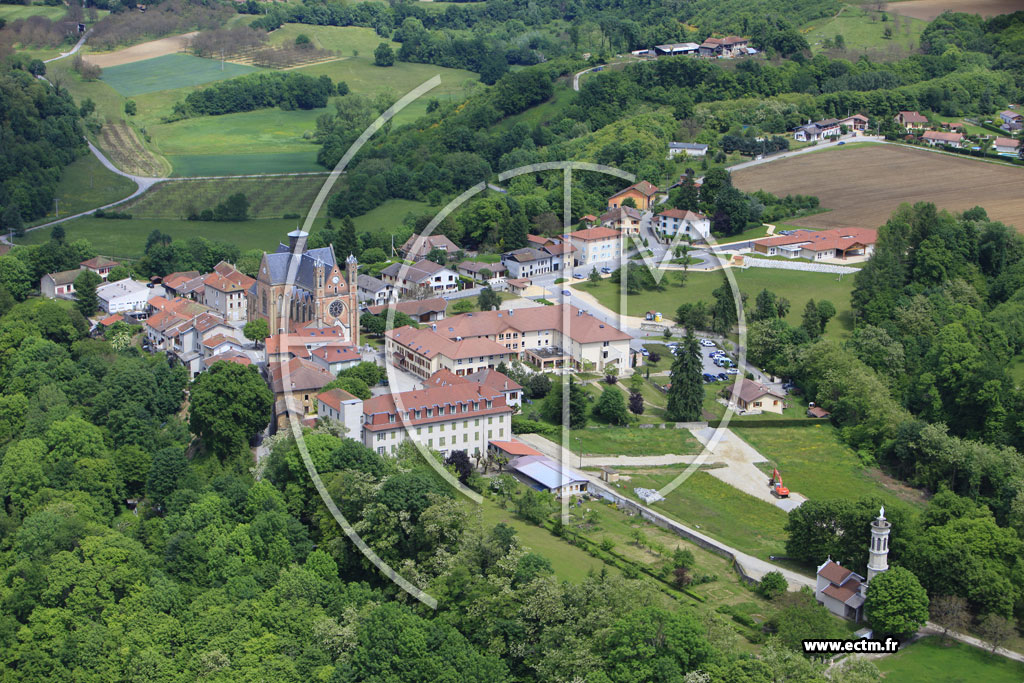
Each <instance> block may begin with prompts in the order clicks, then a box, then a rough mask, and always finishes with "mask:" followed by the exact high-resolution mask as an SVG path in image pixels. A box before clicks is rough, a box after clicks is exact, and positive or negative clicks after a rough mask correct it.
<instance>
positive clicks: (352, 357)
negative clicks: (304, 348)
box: [309, 344, 363, 375]
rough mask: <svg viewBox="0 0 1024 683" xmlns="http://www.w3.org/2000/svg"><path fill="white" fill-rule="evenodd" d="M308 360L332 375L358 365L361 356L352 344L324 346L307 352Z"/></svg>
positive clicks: (361, 358)
mask: <svg viewBox="0 0 1024 683" xmlns="http://www.w3.org/2000/svg"><path fill="white" fill-rule="evenodd" d="M309 360H310V361H312V362H313V364H314V365H319V366H320V367H321V368H323V369H325V370H327V371H328V372H329V373H331V374H332V375H337V374H338V373H339V372H341V371H342V370H348V369H349V368H351V367H353V366H355V365H359V363H361V362H362V360H363V355H362V354H361V353H359V349H357V348H356V347H355V346H353V345H352V344H324V345H323V346H320V347H317V348H315V349H313V350H311V351H310V352H309Z"/></svg>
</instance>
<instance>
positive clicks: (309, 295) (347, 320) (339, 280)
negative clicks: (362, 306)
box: [246, 230, 359, 344]
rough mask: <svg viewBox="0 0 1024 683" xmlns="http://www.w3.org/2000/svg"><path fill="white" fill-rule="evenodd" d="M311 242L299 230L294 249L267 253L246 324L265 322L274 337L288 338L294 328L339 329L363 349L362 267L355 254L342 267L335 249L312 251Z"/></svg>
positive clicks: (251, 293) (249, 297)
mask: <svg viewBox="0 0 1024 683" xmlns="http://www.w3.org/2000/svg"><path fill="white" fill-rule="evenodd" d="M308 237H309V235H308V233H305V232H303V231H302V230H293V231H292V232H290V233H288V244H278V245H277V250H276V251H274V252H273V253H266V252H264V254H263V258H262V259H261V260H260V267H259V270H258V271H257V273H256V281H255V283H254V284H253V285H252V287H250V288H249V292H248V295H247V303H248V310H247V311H246V316H247V317H246V319H247V320H256V319H261V320H265V321H266V322H267V327H268V328H269V329H270V332H271V334H274V333H279V332H283V331H284V329H285V327H286V325H287V324H289V323H297V324H300V325H303V326H315V327H338V328H339V329H342V330H344V331H345V333H346V335H347V337H348V340H349V341H351V342H352V343H353V344H358V343H359V304H358V301H357V296H356V271H357V269H358V267H359V264H358V262H357V261H356V259H355V257H354V256H352V255H351V254H350V255H349V257H348V258H347V259H346V260H345V262H344V263H343V264H342V263H338V262H337V260H336V259H335V257H334V247H333V246H330V245H329V246H326V247H321V248H319V249H307V248H306V239H307V238H308ZM286 311H287V314H286Z"/></svg>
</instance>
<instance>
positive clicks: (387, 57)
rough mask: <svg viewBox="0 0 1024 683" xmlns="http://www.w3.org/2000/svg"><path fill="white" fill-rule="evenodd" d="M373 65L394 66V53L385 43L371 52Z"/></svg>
mask: <svg viewBox="0 0 1024 683" xmlns="http://www.w3.org/2000/svg"><path fill="white" fill-rule="evenodd" d="M373 63H374V64H376V65H377V66H394V65H395V51H394V50H392V49H391V46H390V45H388V44H387V43H381V44H380V45H378V46H377V48H376V49H375V50H374V51H373Z"/></svg>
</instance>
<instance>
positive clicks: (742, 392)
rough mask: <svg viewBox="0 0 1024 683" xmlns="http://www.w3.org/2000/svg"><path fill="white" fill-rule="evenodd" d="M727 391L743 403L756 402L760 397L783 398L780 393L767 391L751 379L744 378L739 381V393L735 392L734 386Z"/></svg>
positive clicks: (763, 386) (772, 390)
mask: <svg viewBox="0 0 1024 683" xmlns="http://www.w3.org/2000/svg"><path fill="white" fill-rule="evenodd" d="M729 391H730V392H731V393H732V395H733V397H734V398H735V397H737V396H738V397H739V398H740V400H742V401H743V402H744V403H750V402H751V401H756V400H757V399H759V398H761V397H762V396H776V397H778V398H785V397H784V396H783V395H782V392H779V391H775V390H774V389H769V388H768V387H766V386H765V385H763V384H761V383H760V382H755V381H754V380H752V379H746V378H743V379H742V380H740V388H739V391H737V390H736V388H735V387H734V386H730V387H729Z"/></svg>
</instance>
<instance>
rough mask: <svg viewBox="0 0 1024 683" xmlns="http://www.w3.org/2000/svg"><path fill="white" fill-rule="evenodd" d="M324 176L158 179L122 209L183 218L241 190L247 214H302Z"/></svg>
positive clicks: (142, 215)
mask: <svg viewBox="0 0 1024 683" xmlns="http://www.w3.org/2000/svg"><path fill="white" fill-rule="evenodd" d="M323 182H324V176H297V177H296V176H289V177H279V178H225V179H218V180H187V179H182V180H174V181H169V182H165V183H160V184H158V185H156V186H155V187H153V189H151V190H150V191H149V192H147V193H146V194H144V195H143V196H141V197H139V198H138V199H136V200H134V201H133V202H131V204H129V205H128V207H127V208H126V209H125V211H129V212H130V213H131V214H132V215H133V216H135V217H137V218H178V219H181V218H187V217H188V216H189V214H191V213H193V212H201V211H203V210H204V209H212V208H214V207H215V206H216V205H217V204H219V203H220V202H222V201H224V199H225V198H227V197H228V196H230V195H232V194H235V193H236V192H242V193H244V194H245V196H246V197H247V198H248V199H249V216H250V217H251V218H282V217H284V215H285V214H299V215H301V216H303V217H304V216H305V213H306V211H308V210H309V207H310V206H311V205H312V203H313V199H314V198H315V197H316V194H317V192H319V190H320V187H321V186H322V185H323Z"/></svg>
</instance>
